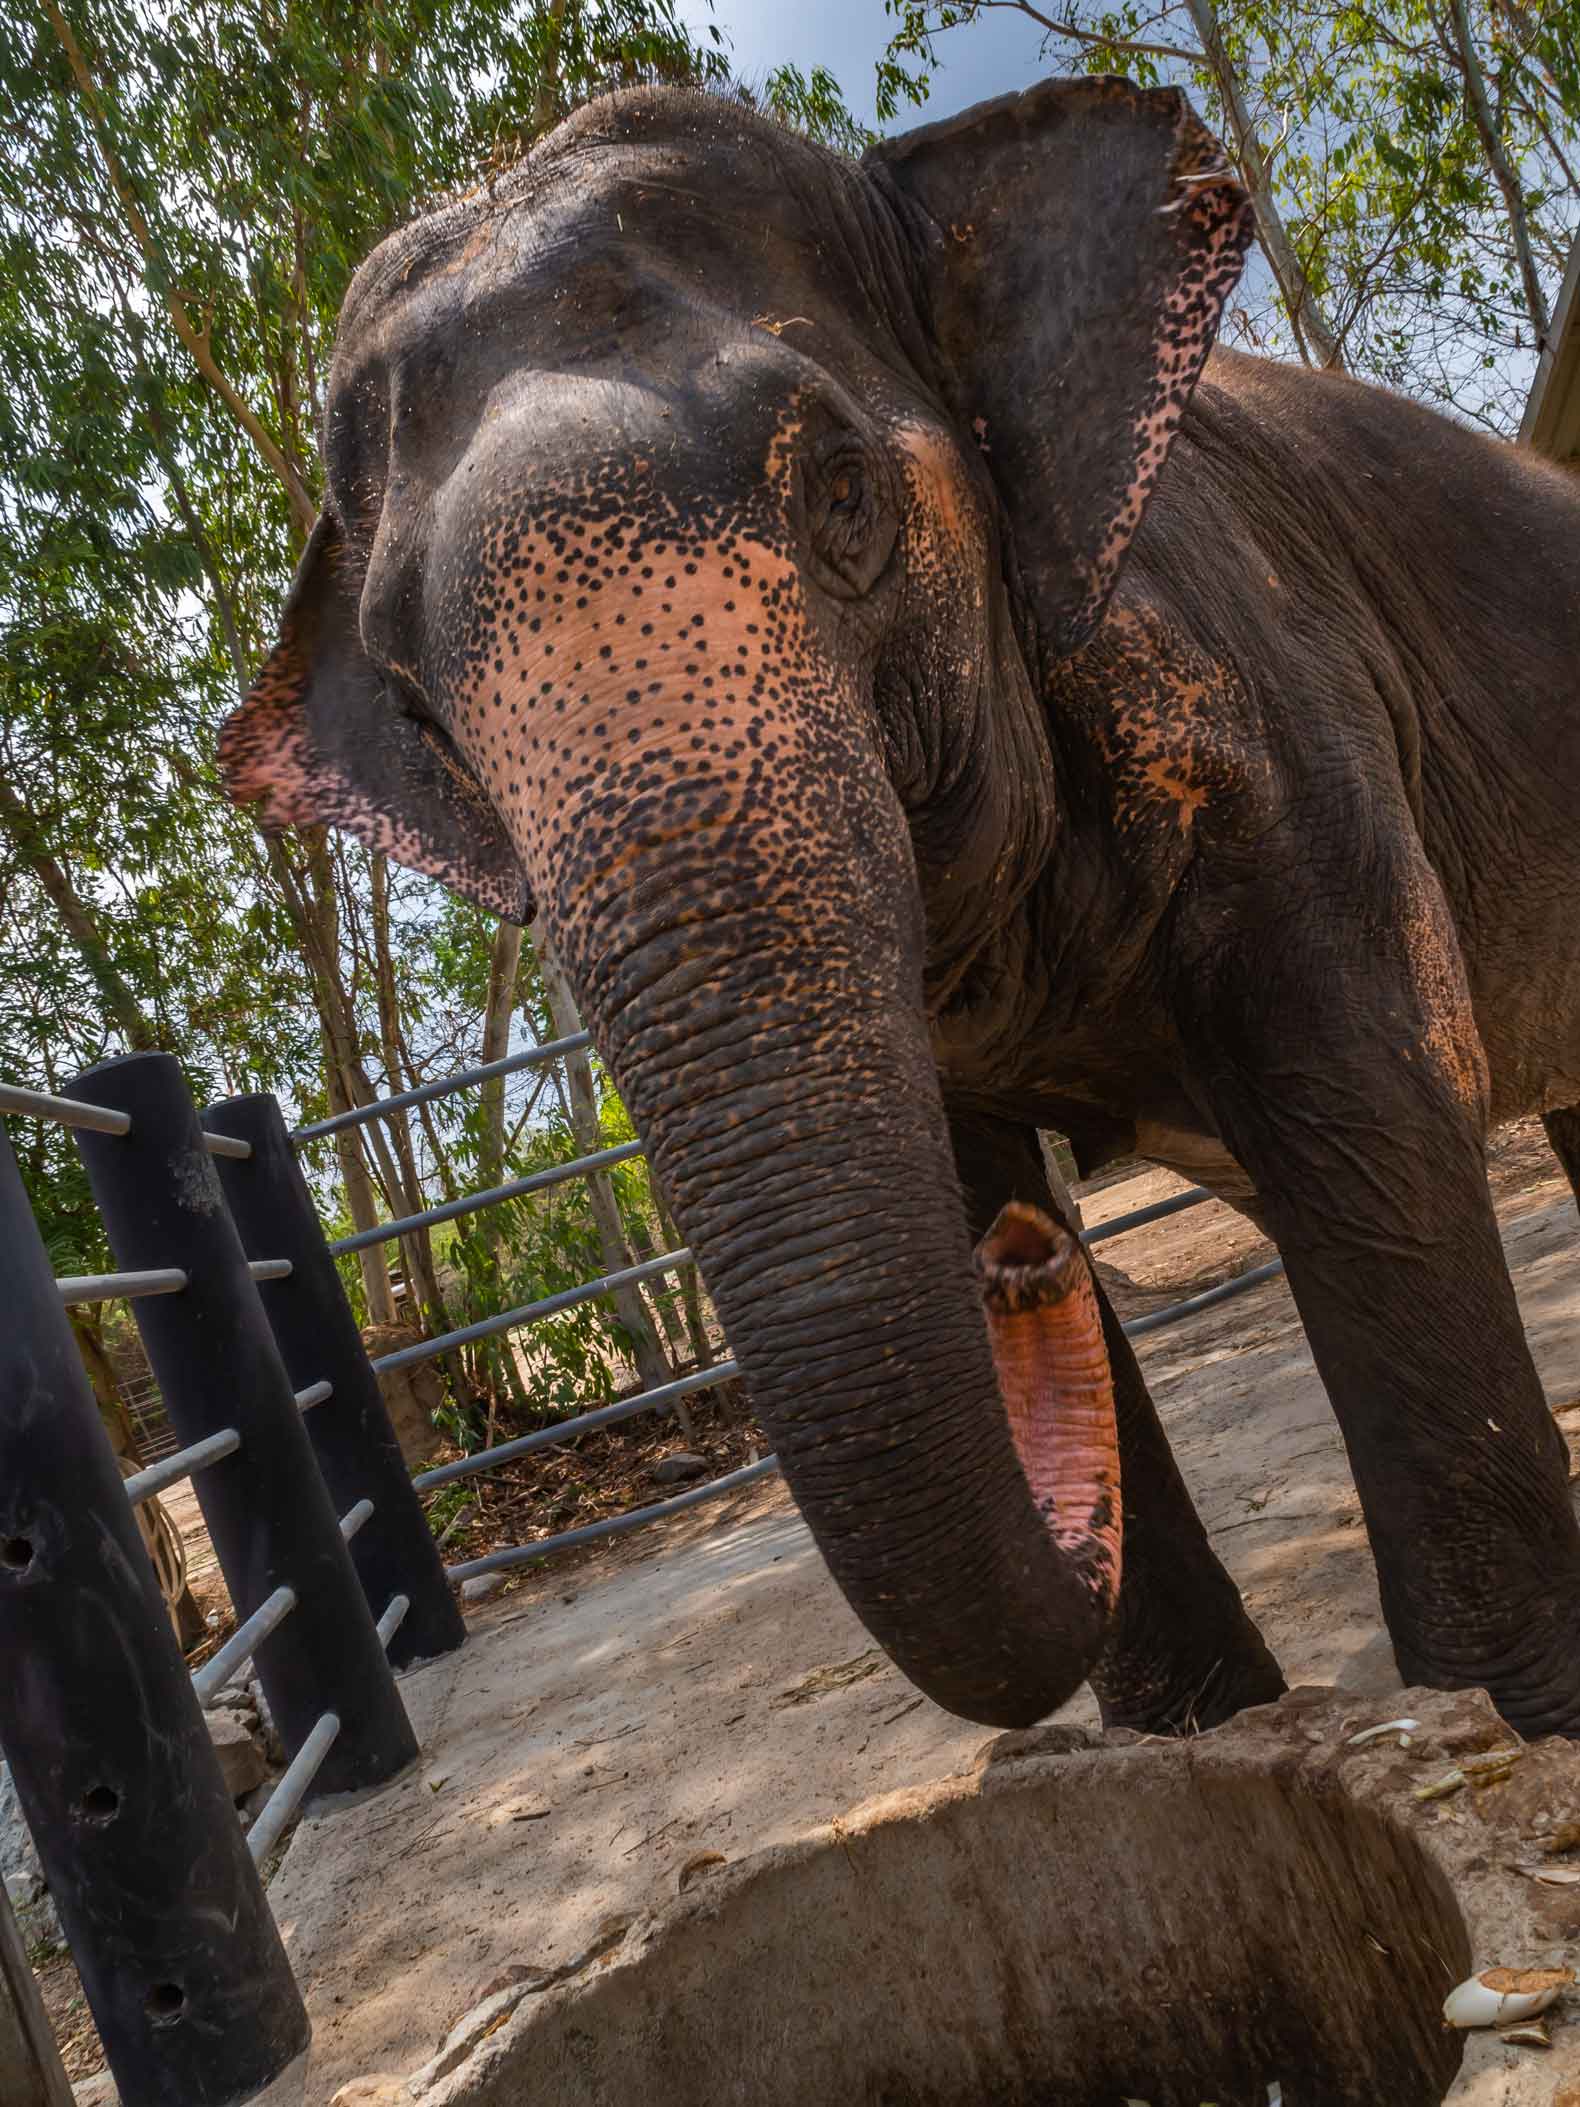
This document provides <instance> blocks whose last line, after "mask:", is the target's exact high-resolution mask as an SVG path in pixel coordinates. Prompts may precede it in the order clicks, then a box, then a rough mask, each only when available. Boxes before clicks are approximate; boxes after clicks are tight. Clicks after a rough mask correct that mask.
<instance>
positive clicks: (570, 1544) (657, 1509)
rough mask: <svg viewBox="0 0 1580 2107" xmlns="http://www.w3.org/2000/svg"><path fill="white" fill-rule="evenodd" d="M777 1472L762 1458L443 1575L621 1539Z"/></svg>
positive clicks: (468, 1573)
mask: <svg viewBox="0 0 1580 2107" xmlns="http://www.w3.org/2000/svg"><path fill="white" fill-rule="evenodd" d="M778 1468H779V1458H778V1457H777V1456H764V1457H761V1458H760V1459H759V1460H758V1461H757V1462H756V1463H748V1464H746V1465H745V1466H744V1467H743V1468H742V1469H740V1470H738V1471H730V1472H729V1473H728V1474H727V1475H726V1476H725V1477H722V1478H711V1479H710V1480H709V1481H708V1483H707V1484H706V1485H694V1486H693V1487H692V1488H691V1490H690V1492H681V1493H676V1494H675V1495H674V1496H673V1498H671V1499H668V1500H655V1501H654V1502H653V1504H652V1505H651V1506H650V1507H638V1508H635V1509H633V1511H632V1512H631V1513H630V1514H612V1515H610V1516H609V1517H608V1518H607V1519H606V1520H604V1521H602V1522H587V1523H585V1524H584V1525H583V1526H582V1527H581V1528H580V1529H565V1530H562V1531H561V1532H560V1534H559V1535H558V1536H545V1537H543V1538H542V1539H541V1540H540V1541H539V1542H537V1543H535V1544H513V1545H511V1546H510V1547H509V1549H508V1550H504V1551H490V1552H489V1553H488V1554H487V1555H486V1556H485V1557H483V1558H470V1559H468V1560H467V1561H466V1563H465V1564H464V1565H459V1566H446V1567H445V1572H446V1574H447V1575H448V1576H449V1578H450V1579H451V1580H470V1579H471V1577H472V1575H473V1574H474V1573H502V1572H504V1571H505V1570H506V1569H507V1568H508V1567H510V1566H525V1565H530V1564H531V1563H532V1561H533V1560H534V1559H535V1558H548V1557H552V1555H553V1554H554V1553H555V1552H556V1551H569V1550H571V1549H573V1548H574V1547H575V1546H576V1545H577V1544H591V1543H596V1542H597V1541H598V1539H599V1538H600V1537H605V1536H621V1535H623V1534H624V1533H625V1531H626V1530H627V1529H641V1528H644V1527H645V1526H646V1524H647V1523H649V1522H661V1521H662V1520H663V1519H664V1517H665V1516H666V1515H671V1514H679V1513H680V1512H681V1510H682V1509H683V1508H686V1507H698V1506H700V1505H701V1504H702V1502H703V1501H704V1500H716V1499H718V1498H719V1497H720V1496H721V1495H722V1494H724V1493H727V1492H734V1491H736V1489H737V1488H738V1487H740V1486H742V1485H750V1484H751V1482H752V1480H753V1479H754V1478H766V1477H767V1476H768V1475H769V1474H770V1472H772V1471H776V1470H778Z"/></svg>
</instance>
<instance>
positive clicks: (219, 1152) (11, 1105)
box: [0, 1083, 252, 1157]
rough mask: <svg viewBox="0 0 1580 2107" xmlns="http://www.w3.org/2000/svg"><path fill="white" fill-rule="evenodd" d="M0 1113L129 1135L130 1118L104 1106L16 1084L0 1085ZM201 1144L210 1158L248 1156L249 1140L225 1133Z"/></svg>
mask: <svg viewBox="0 0 1580 2107" xmlns="http://www.w3.org/2000/svg"><path fill="white" fill-rule="evenodd" d="M0 1112H20V1113H24V1114H25V1115H26V1116H27V1117H28V1118H29V1119H48V1120H52V1121H53V1122H54V1123H55V1125H56V1126H60V1127H86V1128H87V1129H88V1130H89V1132H90V1133H93V1134H130V1132H131V1131H132V1115H131V1114H130V1113H129V1112H112V1111H111V1110H110V1108H109V1107H108V1106H107V1105H90V1104H88V1103H87V1102H86V1100H85V1099H83V1098H80V1097H56V1096H55V1095H54V1093H53V1092H52V1091H49V1090H27V1089H24V1088H23V1086H22V1085H21V1084H20V1083H0ZM204 1144H205V1146H206V1147H207V1149H208V1152H209V1154H210V1155H211V1156H242V1157H245V1156H250V1155H251V1154H252V1143H251V1142H250V1141H233V1140H232V1139H231V1137H230V1135H228V1134H209V1135H205V1137H204Z"/></svg>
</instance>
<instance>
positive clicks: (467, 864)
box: [219, 512, 533, 922]
mask: <svg viewBox="0 0 1580 2107" xmlns="http://www.w3.org/2000/svg"><path fill="white" fill-rule="evenodd" d="M219 763H220V771H221V774H222V776H223V778H224V782H225V788H226V790H227V791H228V792H229V794H230V796H231V797H232V798H233V799H234V800H235V801H236V803H237V804H252V803H255V802H256V803H261V805H262V807H263V810H262V812H261V813H260V815H259V818H260V821H261V823H262V825H263V826H264V828H265V829H266V830H268V831H271V832H272V831H274V830H275V829H277V828H281V827H287V826H297V827H306V826H314V825H317V824H318V823H320V822H323V821H328V822H332V823H333V824H334V825H336V826H341V827H345V828H346V829H347V830H348V831H349V832H350V833H352V834H354V835H356V837H357V839H358V840H359V841H361V842H364V843H365V844H366V845H367V847H369V848H370V849H383V850H385V851H386V852H387V853H388V854H389V855H390V856H392V857H393V858H394V859H395V861H396V862H397V863H403V864H406V865H408V866H409V867H410V868H411V869H412V870H418V871H425V872H426V873H427V874H428V876H429V877H430V878H437V879H439V880H440V882H441V883H442V884H445V885H448V886H449V887H450V888H451V889H452V891H454V892H458V893H460V894H461V895H462V897H463V898H464V899H467V900H471V901H472V902H473V903H474V904H475V905H476V906H478V907H483V908H486V909H488V910H489V912H490V913H492V914H497V915H500V916H502V917H503V918H504V919H505V920H506V921H510V922H529V921H531V919H532V911H533V910H532V901H531V898H530V895H529V893H528V890H527V884H526V880H525V877H524V876H523V873H522V870H521V866H520V864H519V862H518V861H517V858H516V852H515V850H514V848H513V847H512V846H511V843H510V838H509V836H508V835H507V834H506V832H505V829H504V826H503V825H502V823H501V821H500V818H499V815H498V813H497V812H496V811H495V810H494V808H493V806H492V805H491V804H490V803H489V801H488V799H487V797H486V796H485V795H484V793H483V791H482V789H481V787H480V786H479V784H478V782H477V780H476V778H475V777H474V776H473V775H472V774H471V772H470V770H468V769H467V768H466V766H465V765H464V763H463V762H462V761H461V759H460V756H459V755H458V754H457V753H456V751H455V749H454V747H453V746H452V745H451V744H450V741H449V740H448V738H447V737H446V736H445V734H444V733H443V732H442V731H441V730H440V729H439V728H438V727H437V726H436V725H433V724H430V723H429V722H428V721H427V720H426V719H425V718H421V717H418V716H416V715H414V714H413V712H412V711H411V710H410V709H409V707H407V705H406V704H405V702H404V701H403V699H402V698H401V697H400V696H399V695H398V694H397V693H396V692H395V691H394V690H393V689H392V688H391V687H390V685H389V683H388V682H387V681H386V680H385V679H384V677H383V676H382V675H381V674H380V672H379V671H378V669H377V667H376V666H375V665H374V664H373V662H372V660H371V659H369V657H368V656H367V654H366V652H365V651H364V650H363V648H362V640H361V635H360V631H359V627H358V621H357V592H356V589H355V586H354V584H353V582H352V579H351V576H350V573H349V569H348V566H347V564H346V562H345V560H344V549H343V544H342V542H341V538H340V530H339V527H338V526H337V524H336V522H335V521H334V519H333V518H332V516H331V515H330V514H329V513H327V512H326V513H323V514H322V515H321V516H320V518H319V521H318V524H317V526H316V527H315V528H314V529H313V532H312V535H311V537H310V538H309V540H308V544H307V548H306V550H305V552H304V553H303V556H302V561H301V564H300V566H299V568H298V570H297V573H296V577H295V579H294V580H293V582H292V585H291V591H290V596H289V598H288V599H287V601H286V603H285V612H284V614H283V616H282V617H281V623H280V639H279V642H278V643H277V644H276V645H275V647H274V649H273V651H272V652H271V653H270V654H269V657H268V659H267V660H266V661H265V664H264V667H263V670H262V672H261V673H260V674H259V675H258V678H257V680H256V681H255V682H254V683H253V688H252V692H251V694H250V695H249V696H248V697H247V699H246V701H245V702H244V703H243V704H242V706H241V708H240V709H239V710H237V711H235V712H234V713H233V714H232V715H231V716H230V717H228V718H227V719H226V721H225V723H224V725H223V727H222V729H221V731H220V738H219Z"/></svg>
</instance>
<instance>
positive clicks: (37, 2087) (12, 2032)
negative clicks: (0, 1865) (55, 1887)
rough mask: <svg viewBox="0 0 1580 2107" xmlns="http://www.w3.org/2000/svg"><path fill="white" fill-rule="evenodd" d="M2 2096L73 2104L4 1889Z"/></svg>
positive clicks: (40, 2104)
mask: <svg viewBox="0 0 1580 2107" xmlns="http://www.w3.org/2000/svg"><path fill="white" fill-rule="evenodd" d="M0 2100H4V2102H5V2107H74V2102H73V2099H72V2091H71V2087H70V2085H69V2084H68V2083H67V2080H66V2071H65V2066H64V2065H63V2064H62V2062H61V2060H60V2051H59V2050H58V2049H57V2048H56V2046H55V2036H54V2034H53V2032H52V2031H51V2028H50V2024H49V2020H48V2018H47V2016H46V2015H45V2011H44V2000H43V1998H42V1997H40V1996H39V1994H38V1984H37V1983H36V1982H34V1980H33V1971H32V1969H31V1968H30V1967H29V1966H28V1959H27V1949H26V1948H25V1947H24V1946H23V1944H22V1934H21V1933H20V1932H19V1931H18V1930H17V1928H16V1919H15V1917H13V1916H12V1914H11V1903H10V1900H9V1898H8V1897H7V1895H6V1891H5V1889H4V1888H3V1887H0Z"/></svg>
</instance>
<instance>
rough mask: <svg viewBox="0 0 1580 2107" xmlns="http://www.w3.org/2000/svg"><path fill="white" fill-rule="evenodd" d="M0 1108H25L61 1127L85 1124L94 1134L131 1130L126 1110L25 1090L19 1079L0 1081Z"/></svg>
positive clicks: (14, 1109) (9, 1109) (129, 1117)
mask: <svg viewBox="0 0 1580 2107" xmlns="http://www.w3.org/2000/svg"><path fill="white" fill-rule="evenodd" d="M0 1112H25V1113H26V1114H27V1116H28V1117H29V1118H30V1119H49V1120H53V1121H54V1122H55V1124H56V1125H57V1126H61V1127H88V1128H90V1129H91V1130H92V1132H93V1133H95V1134H129V1133H130V1132H131V1131H132V1115H131V1114H130V1113H129V1112H112V1111H110V1109H109V1107H108V1106H106V1105H89V1104H84V1103H83V1101H82V1099H81V1098H77V1097H56V1096H54V1095H53V1094H52V1093H51V1092H50V1091H48V1090H25V1089H23V1087H22V1085H21V1084H20V1083H0Z"/></svg>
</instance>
